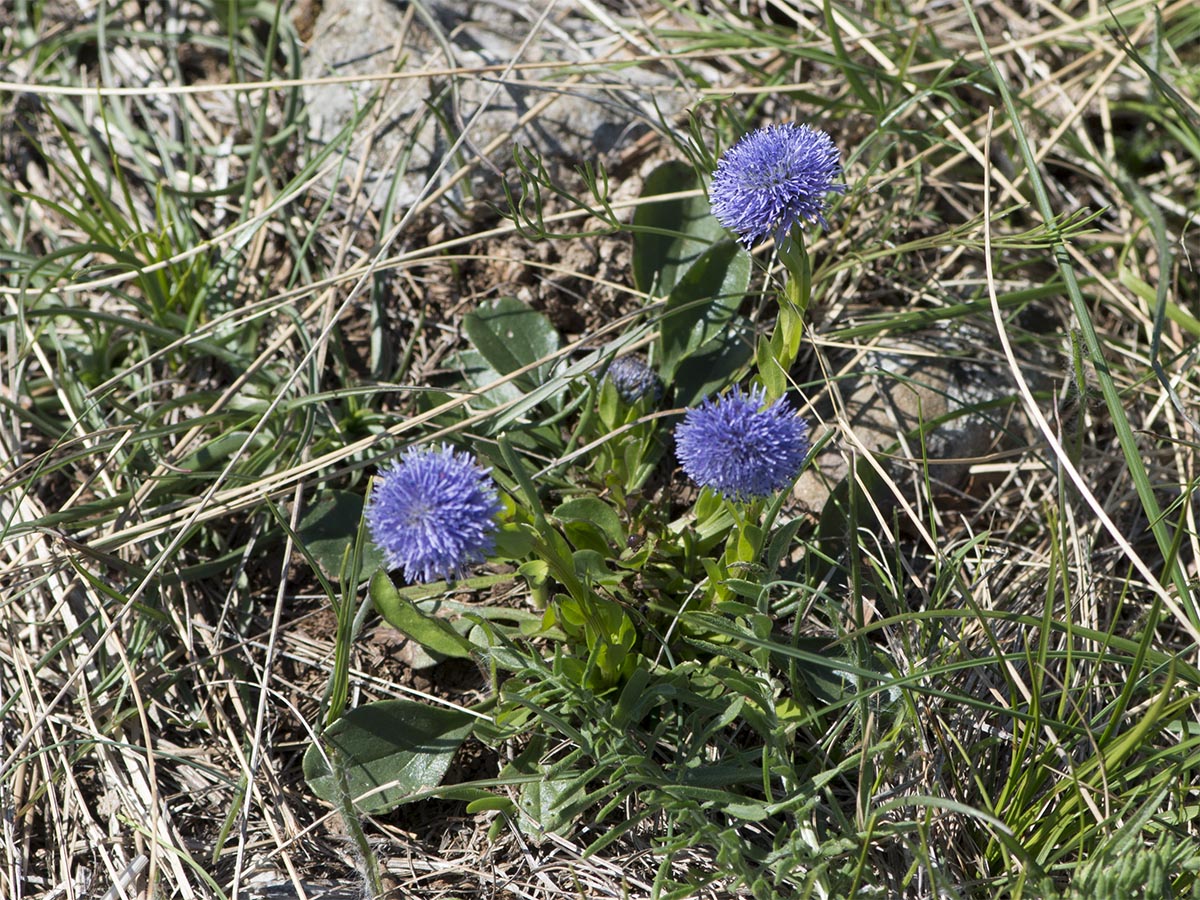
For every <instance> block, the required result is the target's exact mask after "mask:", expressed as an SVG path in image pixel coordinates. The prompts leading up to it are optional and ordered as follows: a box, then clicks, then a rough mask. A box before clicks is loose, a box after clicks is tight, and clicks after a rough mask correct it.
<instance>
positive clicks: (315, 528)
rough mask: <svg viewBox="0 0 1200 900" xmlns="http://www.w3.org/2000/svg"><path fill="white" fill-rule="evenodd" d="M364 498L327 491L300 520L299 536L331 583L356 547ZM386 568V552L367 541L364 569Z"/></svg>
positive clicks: (315, 498) (351, 493) (321, 493)
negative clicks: (348, 552)
mask: <svg viewBox="0 0 1200 900" xmlns="http://www.w3.org/2000/svg"><path fill="white" fill-rule="evenodd" d="M362 513H363V498H362V495H360V494H356V493H354V492H352V491H336V490H326V491H320V492H319V493H317V494H316V495H315V496H314V498H313V502H312V504H311V505H310V506H309V507H308V509H306V510H305V511H304V515H303V516H302V517H301V518H300V526H299V528H298V529H297V535H298V536H299V537H300V539H301V540H302V541H304V546H305V547H307V548H308V552H309V554H310V555H311V556H312V558H313V559H315V560H316V561H317V565H319V566H320V567H321V573H322V574H323V575H324V576H325V577H326V578H328V579H329V580H330V581H337V580H338V579H339V577H340V576H341V568H342V557H343V556H344V555H345V553H346V548H347V547H352V546H353V545H354V538H355V536H356V535H357V534H358V525H359V521H360V520H361V519H362ZM382 565H383V553H382V551H380V549H379V548H378V547H376V546H375V544H374V543H372V542H364V546H363V570H364V571H368V572H369V571H371V570H372V569H378V568H379V567H380V566H382Z"/></svg>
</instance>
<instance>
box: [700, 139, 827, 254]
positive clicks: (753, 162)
mask: <svg viewBox="0 0 1200 900" xmlns="http://www.w3.org/2000/svg"><path fill="white" fill-rule="evenodd" d="M841 174H842V163H841V157H840V154H839V153H838V149H837V147H836V146H835V145H834V143H833V139H832V138H831V137H830V136H829V135H827V134H826V133H825V132H823V131H818V130H817V129H815V128H811V127H809V126H808V125H794V124H792V123H790V122H789V123H787V124H784V125H768V126H767V127H766V128H760V129H758V130H757V131H752V132H750V133H749V134H747V135H746V136H745V137H743V138H742V139H741V140H740V141H738V142H737V143H736V144H734V145H733V146H732V147H731V148H730V149H729V150H727V151H726V152H725V154H724V155H723V156H722V157H721V160H720V162H718V163H717V171H716V172H714V173H713V177H712V189H711V190H710V191H709V195H710V197H711V198H712V213H713V215H714V216H716V218H717V221H718V222H720V223H721V224H722V225H724V226H725V227H726V228H728V229H730V230H731V231H736V232H737V233H738V234H739V235H741V241H742V243H743V244H745V245H746V246H747V247H750V246H751V245H753V244H754V243H756V242H758V241H760V240H762V239H764V238H766V237H768V236H770V235H774V237H775V242H776V243H777V244H778V243H782V242H783V240H784V238H786V237H787V236H788V233H789V232H790V231H791V230H792V226H793V225H796V224H799V225H800V226H801V227H803V225H804V223H805V222H820V223H821V224H822V225H824V226H826V227H828V223H827V222H826V221H825V210H826V209H827V208H828V197H827V195H828V194H829V193H830V192H834V193H839V194H840V193H842V192H844V191H845V190H846V186H845V185H844V184H834V179H835V178H838V177H840V176H841Z"/></svg>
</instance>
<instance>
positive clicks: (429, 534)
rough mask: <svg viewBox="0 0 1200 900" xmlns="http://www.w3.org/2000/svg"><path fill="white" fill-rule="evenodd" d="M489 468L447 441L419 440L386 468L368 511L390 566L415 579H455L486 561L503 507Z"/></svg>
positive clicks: (374, 534) (369, 522) (373, 535)
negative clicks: (435, 445) (428, 444)
mask: <svg viewBox="0 0 1200 900" xmlns="http://www.w3.org/2000/svg"><path fill="white" fill-rule="evenodd" d="M489 471H490V470H489V469H484V468H481V467H480V466H479V465H478V464H476V462H475V458H474V457H473V456H472V455H471V454H469V453H456V452H454V450H453V448H451V447H449V446H447V445H445V444H443V445H442V446H441V447H440V448H431V447H413V448H411V449H409V450H407V451H406V452H405V453H404V455H403V456H401V457H400V459H399V460H398V461H397V462H395V463H393V464H392V465H391V466H390V467H388V468H385V469H382V470H380V473H379V476H378V478H377V479H376V481H375V488H374V490H373V491H372V492H371V501H370V503H369V504H368V506H367V513H366V517H367V527H368V528H369V529H370V531H371V538H372V539H373V540H374V541H375V543H376V544H377V545H378V546H379V547H380V549H382V550H383V553H384V556H385V557H386V559H387V564H388V566H389V568H393V569H395V568H402V569H403V570H404V580H405V581H407V582H409V583H410V584H412V583H416V582H429V581H435V580H437V579H439V578H445V579H446V580H447V581H449V580H452V579H454V578H457V577H460V576H461V575H462V573H463V571H464V569H465V568H466V567H467V566H469V565H472V564H474V563H479V562H482V561H483V559H484V558H485V557H486V556H487V555H488V554H489V553H491V552H492V550H493V549H494V546H495V545H494V543H493V539H492V538H493V533H494V532H495V530H496V515H497V513H499V512H500V509H501V506H500V502H499V500H498V499H497V495H496V487H495V485H494V484H493V483H492V480H491V478H489V477H488V472H489Z"/></svg>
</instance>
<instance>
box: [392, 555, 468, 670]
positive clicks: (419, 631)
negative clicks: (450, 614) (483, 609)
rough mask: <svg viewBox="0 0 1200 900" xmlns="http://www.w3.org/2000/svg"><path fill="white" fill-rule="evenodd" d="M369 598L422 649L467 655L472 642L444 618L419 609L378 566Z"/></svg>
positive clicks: (452, 655)
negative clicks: (402, 594)
mask: <svg viewBox="0 0 1200 900" xmlns="http://www.w3.org/2000/svg"><path fill="white" fill-rule="evenodd" d="M370 590H371V602H372V603H374V604H375V608H376V609H377V610H379V614H380V615H381V616H383V618H384V620H385V621H387V623H388V624H389V625H391V626H392V627H393V628H395V629H396V630H397V631H400V632H401V633H402V634H404V635H406V636H407V637H409V638H411V639H412V640H414V641H416V642H417V643H418V644H420V645H421V646H422V647H424V648H425V649H426V650H429V651H431V652H433V653H438V654H441V655H442V656H450V657H456V658H458V659H470V658H472V656H473V655H474V652H475V646H474V645H473V644H472V643H471V642H470V641H469V640H467V639H466V638H465V637H463V636H462V635H461V634H459V633H458V632H457V631H455V630H454V627H453V626H452V625H451V624H450V623H449V622H447V621H446V620H445V619H439V618H437V617H436V616H430V615H427V614H425V613H424V612H422V611H421V610H420V609H419V608H418V607H417V605H416V604H415V603H413V602H412V601H411V600H409V599H407V598H406V597H403V596H401V594H400V592H399V591H398V590H396V585H394V584H393V583H392V579H391V578H389V577H388V575H387V573H386V572H384V571H382V570H380V571H378V572H376V573H375V574H374V575H373V576H372V577H371V588H370Z"/></svg>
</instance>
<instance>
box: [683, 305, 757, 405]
mask: <svg viewBox="0 0 1200 900" xmlns="http://www.w3.org/2000/svg"><path fill="white" fill-rule="evenodd" d="M753 359H754V327H753V326H752V325H751V324H750V323H749V322H748V321H747V320H745V319H743V318H742V317H740V316H738V317H736V318H734V319H733V320H732V321H731V322H730V323H729V325H728V326H727V327H726V328H725V330H724V331H722V332H721V333H720V334H719V335H717V337H716V338H714V339H713V340H711V341H709V342H708V343H707V344H705V345H704V346H703V347H700V348H699V349H698V350H696V352H695V353H692V354H691V355H689V356H688V357H687V358H686V359H685V360H683V361H682V362H681V363H680V364H679V367H678V368H677V369H676V370H675V378H674V382H675V404H676V405H677V406H692V405H694V404H696V403H699V402H700V401H701V400H703V399H704V398H705V397H708V396H709V395H710V394H712V393H714V392H715V391H717V390H719V389H720V388H723V387H725V385H727V384H732V383H733V382H735V381H737V380H738V379H739V378H740V377H741V375H742V374H743V373H744V372H745V370H746V367H747V366H749V365H750V362H751V361H752V360H753Z"/></svg>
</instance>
